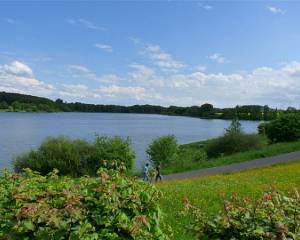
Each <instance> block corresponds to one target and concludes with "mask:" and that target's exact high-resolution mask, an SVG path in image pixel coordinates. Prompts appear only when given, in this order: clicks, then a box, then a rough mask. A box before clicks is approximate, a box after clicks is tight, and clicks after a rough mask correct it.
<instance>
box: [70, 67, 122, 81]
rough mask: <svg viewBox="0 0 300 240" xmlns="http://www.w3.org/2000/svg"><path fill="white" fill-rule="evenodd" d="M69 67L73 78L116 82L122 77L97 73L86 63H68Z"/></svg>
mask: <svg viewBox="0 0 300 240" xmlns="http://www.w3.org/2000/svg"><path fill="white" fill-rule="evenodd" d="M67 68H68V70H69V72H70V73H71V76H72V77H73V78H79V79H83V80H84V79H88V80H94V81H97V82H102V83H115V82H119V81H120V80H121V79H122V78H120V77H118V76H117V75H115V74H105V75H97V74H96V73H94V72H93V71H92V70H90V69H89V68H88V67H86V66H84V65H68V66H67Z"/></svg>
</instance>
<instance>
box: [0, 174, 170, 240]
mask: <svg viewBox="0 0 300 240" xmlns="http://www.w3.org/2000/svg"><path fill="white" fill-rule="evenodd" d="M160 197H161V193H160V192H159V191H157V190H156V189H155V187H154V186H152V185H150V184H147V183H143V182H142V181H140V180H137V179H135V178H131V177H126V176H125V175H124V173H122V172H121V171H118V170H112V169H111V170H108V169H104V168H100V169H99V170H98V175H97V177H94V178H91V177H81V178H79V179H74V178H70V177H66V176H62V177H59V176H58V175H57V172H56V171H53V172H51V173H49V174H48V175H47V176H41V175H39V174H38V173H36V172H33V171H31V170H30V169H26V171H25V172H24V173H22V174H12V173H10V172H5V174H4V176H2V177H0V226H1V227H0V239H53V240H57V239H61V240H64V239H66V240H67V239H74V240H77V239H78V240H79V239H80V240H97V239H99V240H100V239H101V240H114V239H115V240H117V239H124V240H125V239H137V240H142V239H149V240H151V239H153V240H156V239H161V240H164V239H168V238H167V236H166V234H165V233H164V232H163V231H162V225H161V224H162V223H161V221H162V216H161V211H160V209H159V207H158V202H159V199H160Z"/></svg>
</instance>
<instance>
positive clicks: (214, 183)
mask: <svg viewBox="0 0 300 240" xmlns="http://www.w3.org/2000/svg"><path fill="white" fill-rule="evenodd" d="M157 186H158V188H159V189H160V190H161V191H162V192H163V194H164V197H163V198H162V200H161V207H162V210H163V212H164V213H165V214H166V221H167V222H168V223H169V224H170V225H171V226H172V228H173V231H174V237H173V238H172V239H174V240H192V239H194V238H193V237H192V236H191V235H189V234H188V233H186V232H185V230H184V225H186V224H187V223H188V222H189V221H190V219H189V218H187V217H183V216H181V215H180V214H179V212H180V211H182V210H183V204H182V199H183V198H184V197H188V199H189V200H190V201H191V202H192V203H193V204H194V205H196V206H198V207H200V208H201V209H202V210H203V211H204V212H205V213H207V214H208V215H212V214H215V213H216V212H218V211H219V210H221V208H222V199H221V197H220V194H225V196H226V197H229V196H230V195H231V194H232V193H238V194H239V195H240V196H249V197H254V198H255V197H257V196H258V195H259V194H261V193H263V192H265V191H269V190H271V188H272V187H276V188H277V189H279V190H282V191H289V190H292V189H293V188H294V187H299V186H300V160H299V161H295V162H292V163H288V164H282V165H276V166H271V167H266V168H260V169H254V170H249V171H243V172H239V173H233V174H224V175H217V176H211V177H203V178H193V179H188V180H176V181H166V182H162V183H160V184H157Z"/></svg>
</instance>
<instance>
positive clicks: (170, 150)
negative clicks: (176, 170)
mask: <svg viewBox="0 0 300 240" xmlns="http://www.w3.org/2000/svg"><path fill="white" fill-rule="evenodd" d="M177 150H178V144H177V139H176V137H175V136H174V135H166V136H162V137H158V138H156V139H154V140H153V141H152V143H151V144H150V145H149V146H148V148H147V151H146V152H147V154H148V156H149V158H150V160H151V161H152V162H154V163H155V164H162V165H165V164H169V163H170V162H171V161H172V160H175V158H176V154H177Z"/></svg>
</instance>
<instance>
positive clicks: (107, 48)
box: [95, 43, 113, 52]
mask: <svg viewBox="0 0 300 240" xmlns="http://www.w3.org/2000/svg"><path fill="white" fill-rule="evenodd" d="M95 47H96V48H99V49H101V50H103V51H106V52H112V51H113V48H112V46H111V45H108V44H102V43H96V44H95Z"/></svg>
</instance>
